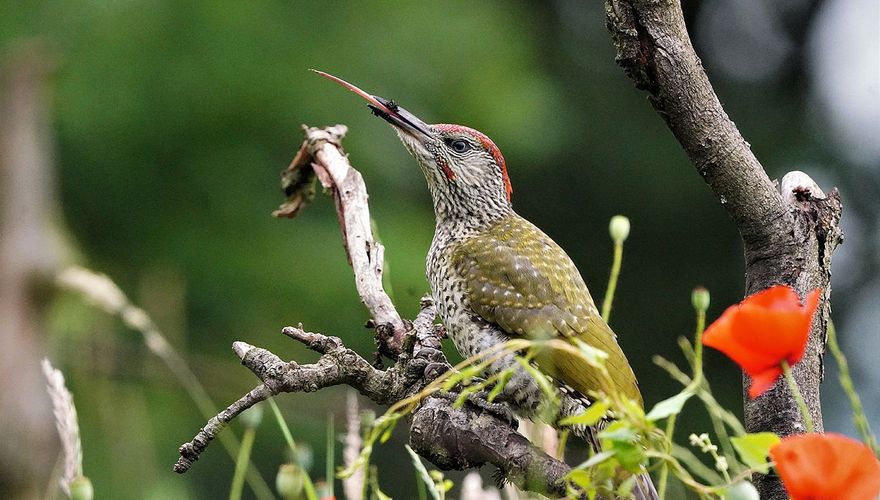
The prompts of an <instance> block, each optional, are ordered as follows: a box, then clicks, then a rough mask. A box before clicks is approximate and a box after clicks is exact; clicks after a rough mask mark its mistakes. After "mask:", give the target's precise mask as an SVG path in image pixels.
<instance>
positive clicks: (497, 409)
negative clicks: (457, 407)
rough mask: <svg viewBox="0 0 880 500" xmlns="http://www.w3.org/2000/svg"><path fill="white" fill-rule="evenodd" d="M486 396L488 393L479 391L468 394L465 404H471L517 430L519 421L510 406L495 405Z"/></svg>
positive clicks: (504, 404)
mask: <svg viewBox="0 0 880 500" xmlns="http://www.w3.org/2000/svg"><path fill="white" fill-rule="evenodd" d="M488 395H489V393H488V391H480V392H476V393H473V394H469V395H468V397H467V402H468V403H471V404H472V405H474V406H476V407H477V408H479V409H481V410H483V411H486V412H488V413H491V414H492V415H493V416H494V417H495V418H498V419H500V420H502V421H503V422H504V423H506V424H507V425H508V426H510V427H511V428H513V429H516V428H518V427H519V420H518V419H517V417H516V414H515V413H514V412H513V410H512V409H511V408H510V405H508V404H507V403H496V402H492V401H489V399H488Z"/></svg>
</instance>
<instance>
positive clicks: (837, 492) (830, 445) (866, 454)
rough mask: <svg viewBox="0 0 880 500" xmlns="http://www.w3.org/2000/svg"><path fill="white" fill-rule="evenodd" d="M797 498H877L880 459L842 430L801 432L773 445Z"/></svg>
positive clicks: (774, 456) (791, 492) (779, 466)
mask: <svg viewBox="0 0 880 500" xmlns="http://www.w3.org/2000/svg"><path fill="white" fill-rule="evenodd" d="M770 458H772V459H773V461H774V462H776V470H777V471H778V472H779V477H780V478H781V479H782V484H783V485H784V486H785V489H786V490H788V494H789V495H791V498H792V499H794V500H807V499H809V500H819V499H826V498H828V499H837V498H846V499H849V500H862V499H865V500H867V499H876V498H877V494H878V493H880V462H878V461H877V457H876V456H874V453H873V452H872V451H871V449H870V448H868V447H867V446H865V445H864V444H862V443H860V442H859V441H856V440H855V439H851V438H848V437H846V436H843V435H840V434H798V435H795V436H788V437H786V438H783V439H782V441H780V442H779V443H778V444H776V445H774V446H773V447H772V448H770Z"/></svg>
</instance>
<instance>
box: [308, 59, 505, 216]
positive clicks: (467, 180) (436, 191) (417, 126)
mask: <svg viewBox="0 0 880 500" xmlns="http://www.w3.org/2000/svg"><path fill="white" fill-rule="evenodd" d="M313 71H315V70H313ZM315 72H316V73H318V74H320V75H321V76H324V77H326V78H329V79H330V80H333V81H335V82H337V83H339V84H341V85H342V86H344V87H346V88H347V89H349V90H351V91H352V92H354V93H356V94H358V95H359V96H361V97H363V98H364V99H366V100H367V102H368V103H369V104H368V106H369V107H370V109H372V110H373V114H375V115H376V116H378V117H380V118H382V119H383V120H385V121H387V122H388V123H390V124H391V125H392V126H393V127H394V130H395V131H396V132H397V135H398V136H399V137H400V140H401V141H402V142H403V144H404V146H406V149H407V150H409V152H410V154H412V155H413V156H414V157H415V158H416V160H417V161H418V163H419V165H420V166H421V168H422V172H423V173H424V174H425V178H426V179H427V181H428V188H429V189H430V191H431V195H432V197H433V199H434V208H435V210H436V213H437V216H438V218H445V217H453V218H458V219H461V218H467V219H482V220H486V219H493V218H495V217H498V216H502V215H505V214H507V213H509V212H510V210H511V206H510V194H511V191H512V188H511V186H510V178H509V177H508V176H507V166H506V165H505V163H504V157H503V156H502V155H501V151H500V150H499V149H498V146H496V145H495V143H494V142H492V140H491V139H489V138H488V137H487V136H486V135H485V134H483V133H482V132H479V131H477V130H474V129H472V128H469V127H465V126H462V125H449V124H435V125H429V124H427V123H425V122H423V121H422V120H421V119H419V118H418V117H416V116H415V115H413V114H412V113H410V112H409V111H407V110H405V109H403V108H402V107H400V106H399V105H397V104H396V103H394V102H393V101H390V100H387V99H383V98H381V97H379V96H374V95H371V94H368V93H366V92H364V91H363V90H361V89H359V88H357V87H355V86H354V85H352V84H350V83H348V82H345V81H344V80H341V79H339V78H337V77H335V76H332V75H329V74H327V73H323V72H321V71H315Z"/></svg>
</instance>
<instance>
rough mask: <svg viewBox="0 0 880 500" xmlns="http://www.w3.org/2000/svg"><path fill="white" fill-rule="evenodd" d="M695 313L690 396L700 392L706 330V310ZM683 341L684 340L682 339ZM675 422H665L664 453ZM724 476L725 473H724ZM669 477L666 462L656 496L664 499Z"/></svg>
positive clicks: (670, 418) (669, 420) (670, 444)
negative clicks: (704, 331)
mask: <svg viewBox="0 0 880 500" xmlns="http://www.w3.org/2000/svg"><path fill="white" fill-rule="evenodd" d="M696 312H697V325H696V331H695V333H694V341H695V343H694V357H693V368H694V377H693V379H691V381H690V383H689V384H688V385H687V387H685V389H684V391H685V392H690V393H692V394H697V393H699V392H700V385H701V384H702V382H703V330H705V329H706V310H705V309H701V308H700V307H698V308H697V309H696ZM682 340H684V339H682ZM675 420H676V415H671V416H670V417H669V419H668V420H667V421H666V448H667V449H666V451H667V453H671V452H672V437H673V434H674V432H675ZM725 474H726V472H725ZM668 476H669V465H668V463H667V462H663V466H662V467H661V468H660V480H659V487H658V494H659V495H660V498H661V499H662V498H666V482H667V478H668Z"/></svg>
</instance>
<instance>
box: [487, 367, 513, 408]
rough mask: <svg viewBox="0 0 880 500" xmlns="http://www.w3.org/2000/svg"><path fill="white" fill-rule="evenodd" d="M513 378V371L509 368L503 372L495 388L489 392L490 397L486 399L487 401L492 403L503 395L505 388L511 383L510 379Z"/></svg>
mask: <svg viewBox="0 0 880 500" xmlns="http://www.w3.org/2000/svg"><path fill="white" fill-rule="evenodd" d="M511 377H513V369H511V368H508V369H506V370H504V371H503V372H501V375H499V377H498V381H497V382H495V387H493V388H492V390H491V391H489V396H487V397H486V400H487V401H489V402H490V403H491V402H492V401H494V400H495V398H497V397H498V395H500V394H501V391H503V390H504V387H505V386H506V385H507V383H508V382H510V378H511Z"/></svg>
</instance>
